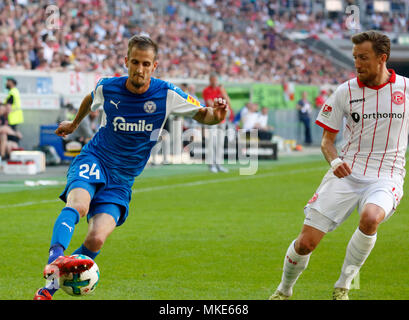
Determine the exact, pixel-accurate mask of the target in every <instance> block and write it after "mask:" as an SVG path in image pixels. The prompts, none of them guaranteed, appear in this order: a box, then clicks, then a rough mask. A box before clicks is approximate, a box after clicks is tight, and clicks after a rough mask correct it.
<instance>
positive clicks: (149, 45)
mask: <svg viewBox="0 0 409 320" xmlns="http://www.w3.org/2000/svg"><path fill="white" fill-rule="evenodd" d="M133 47H137V48H138V49H140V50H148V49H152V50H153V52H154V54H155V60H156V58H157V56H158V45H157V44H156V42H155V41H153V40H152V39H151V38H149V37H146V36H140V35H134V36H132V37H131V38H130V39H129V40H128V57H129V54H130V52H131V50H132V48H133Z"/></svg>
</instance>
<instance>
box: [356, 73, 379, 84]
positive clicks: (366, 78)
mask: <svg viewBox="0 0 409 320" xmlns="http://www.w3.org/2000/svg"><path fill="white" fill-rule="evenodd" d="M376 76H377V74H376V73H369V72H366V73H364V74H363V75H362V74H358V78H359V81H361V82H362V83H363V84H365V85H371V84H372V83H373V81H374V80H375V79H376Z"/></svg>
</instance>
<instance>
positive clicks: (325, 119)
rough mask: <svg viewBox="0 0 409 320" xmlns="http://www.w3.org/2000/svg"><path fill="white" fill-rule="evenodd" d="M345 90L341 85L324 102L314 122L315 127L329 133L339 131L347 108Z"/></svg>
mask: <svg viewBox="0 0 409 320" xmlns="http://www.w3.org/2000/svg"><path fill="white" fill-rule="evenodd" d="M347 90H348V88H347V87H346V86H345V85H341V86H339V87H338V88H337V90H335V92H334V93H333V94H332V95H331V96H330V97H329V98H328V99H327V100H326V101H325V103H324V105H323V107H322V108H321V110H320V112H319V114H318V117H317V120H316V121H315V123H316V124H317V125H319V126H320V127H322V128H324V129H326V130H328V131H331V132H338V131H339V130H340V129H341V127H342V125H343V117H344V114H345V110H346V107H347V106H349V105H348V96H347Z"/></svg>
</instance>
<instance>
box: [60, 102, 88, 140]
mask: <svg viewBox="0 0 409 320" xmlns="http://www.w3.org/2000/svg"><path fill="white" fill-rule="evenodd" d="M91 104H92V96H91V94H88V95H87V96H85V98H84V99H83V100H82V102H81V106H80V109H79V110H78V112H77V114H76V116H75V118H74V120H73V121H62V122H61V123H60V125H59V126H58V128H57V130H55V133H56V134H57V135H58V136H60V137H63V138H65V137H66V136H67V135H69V134H71V133H73V132H74V131H75V129H77V128H78V125H79V124H80V123H81V121H82V119H84V118H85V117H86V116H87V115H88V113H89V112H90V111H91Z"/></svg>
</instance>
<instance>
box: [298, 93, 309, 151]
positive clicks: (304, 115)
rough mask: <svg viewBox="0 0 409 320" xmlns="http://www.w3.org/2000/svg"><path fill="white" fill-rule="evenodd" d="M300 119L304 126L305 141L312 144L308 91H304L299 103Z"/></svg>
mask: <svg viewBox="0 0 409 320" xmlns="http://www.w3.org/2000/svg"><path fill="white" fill-rule="evenodd" d="M297 110H298V121H299V122H300V123H301V124H302V125H303V126H304V143H305V144H306V145H310V144H311V143H312V139H311V112H312V108H311V103H310V102H309V101H308V93H307V92H305V91H304V92H303V93H302V98H301V100H300V101H298V103H297Z"/></svg>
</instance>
